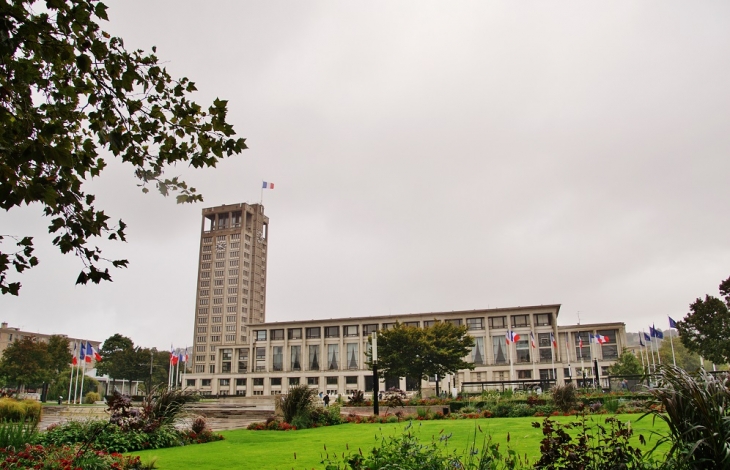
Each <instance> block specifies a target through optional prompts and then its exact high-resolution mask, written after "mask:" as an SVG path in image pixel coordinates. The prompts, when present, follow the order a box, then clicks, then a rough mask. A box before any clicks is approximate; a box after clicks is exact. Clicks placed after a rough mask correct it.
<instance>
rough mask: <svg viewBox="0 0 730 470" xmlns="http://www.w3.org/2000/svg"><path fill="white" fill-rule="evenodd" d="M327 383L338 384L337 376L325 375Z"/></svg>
mask: <svg viewBox="0 0 730 470" xmlns="http://www.w3.org/2000/svg"><path fill="white" fill-rule="evenodd" d="M325 379H326V380H327V385H337V377H325Z"/></svg>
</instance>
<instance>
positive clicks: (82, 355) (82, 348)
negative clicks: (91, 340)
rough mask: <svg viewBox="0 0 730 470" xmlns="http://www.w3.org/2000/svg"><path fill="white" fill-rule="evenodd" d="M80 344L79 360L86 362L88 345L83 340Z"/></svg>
mask: <svg viewBox="0 0 730 470" xmlns="http://www.w3.org/2000/svg"><path fill="white" fill-rule="evenodd" d="M79 346H80V347H79V361H81V362H84V361H85V359H86V346H85V345H84V342H83V341H82V342H81V344H80V345H79Z"/></svg>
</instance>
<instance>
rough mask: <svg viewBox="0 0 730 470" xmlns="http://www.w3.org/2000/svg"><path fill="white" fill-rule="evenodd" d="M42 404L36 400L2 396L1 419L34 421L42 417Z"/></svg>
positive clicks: (0, 399) (0, 405)
mask: <svg viewBox="0 0 730 470" xmlns="http://www.w3.org/2000/svg"><path fill="white" fill-rule="evenodd" d="M41 409H42V405H41V404H40V402H37V401H35V400H16V399H14V398H7V397H6V398H0V421H14V422H19V421H33V422H38V421H40V419H41Z"/></svg>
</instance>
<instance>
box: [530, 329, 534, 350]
mask: <svg viewBox="0 0 730 470" xmlns="http://www.w3.org/2000/svg"><path fill="white" fill-rule="evenodd" d="M530 345H531V346H532V349H535V335H533V334H532V331H530Z"/></svg>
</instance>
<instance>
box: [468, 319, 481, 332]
mask: <svg viewBox="0 0 730 470" xmlns="http://www.w3.org/2000/svg"><path fill="white" fill-rule="evenodd" d="M466 326H467V328H469V329H470V330H483V329H484V318H467V319H466Z"/></svg>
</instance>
